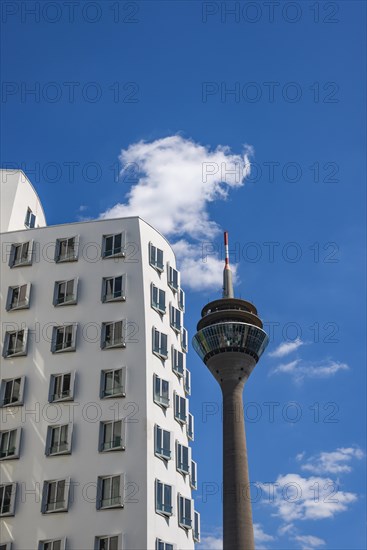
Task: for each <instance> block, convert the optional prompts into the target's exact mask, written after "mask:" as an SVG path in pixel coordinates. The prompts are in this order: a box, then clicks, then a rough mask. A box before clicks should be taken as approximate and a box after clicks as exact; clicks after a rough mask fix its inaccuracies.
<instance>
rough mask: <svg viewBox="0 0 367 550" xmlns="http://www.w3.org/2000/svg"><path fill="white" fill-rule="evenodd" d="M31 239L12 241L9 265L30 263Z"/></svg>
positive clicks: (16, 265)
mask: <svg viewBox="0 0 367 550" xmlns="http://www.w3.org/2000/svg"><path fill="white" fill-rule="evenodd" d="M32 252H33V241H27V242H25V243H14V244H12V245H11V250H10V259H9V266H10V267H18V266H25V265H32Z"/></svg>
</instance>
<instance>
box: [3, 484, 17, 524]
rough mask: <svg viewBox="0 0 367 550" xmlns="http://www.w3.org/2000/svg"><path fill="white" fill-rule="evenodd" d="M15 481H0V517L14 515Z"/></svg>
mask: <svg viewBox="0 0 367 550" xmlns="http://www.w3.org/2000/svg"><path fill="white" fill-rule="evenodd" d="M16 491H17V484H16V483H2V484H1V485H0V517H4V516H14V507H15V495H16Z"/></svg>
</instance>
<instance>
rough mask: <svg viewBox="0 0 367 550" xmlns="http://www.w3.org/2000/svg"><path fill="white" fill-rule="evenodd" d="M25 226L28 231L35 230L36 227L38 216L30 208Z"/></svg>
mask: <svg viewBox="0 0 367 550" xmlns="http://www.w3.org/2000/svg"><path fill="white" fill-rule="evenodd" d="M32 222H33V224H32ZM24 225H25V227H27V228H28V229H34V228H35V227H36V215H35V214H33V212H32V210H31V209H30V208H29V206H28V208H27V213H26V215H25V220H24Z"/></svg>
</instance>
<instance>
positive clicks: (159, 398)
mask: <svg viewBox="0 0 367 550" xmlns="http://www.w3.org/2000/svg"><path fill="white" fill-rule="evenodd" d="M153 400H154V402H155V403H157V405H161V407H164V408H167V407H169V382H168V380H164V379H163V378H159V376H157V375H156V374H155V375H154V376H153Z"/></svg>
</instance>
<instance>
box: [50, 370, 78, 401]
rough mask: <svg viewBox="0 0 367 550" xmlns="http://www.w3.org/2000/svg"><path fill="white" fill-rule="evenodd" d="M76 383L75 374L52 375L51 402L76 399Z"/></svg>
mask: <svg viewBox="0 0 367 550" xmlns="http://www.w3.org/2000/svg"><path fill="white" fill-rule="evenodd" d="M74 382H75V372H65V373H62V374H51V378H50V392H49V397H48V400H49V402H50V403H54V402H55V401H72V400H73V399H74Z"/></svg>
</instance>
